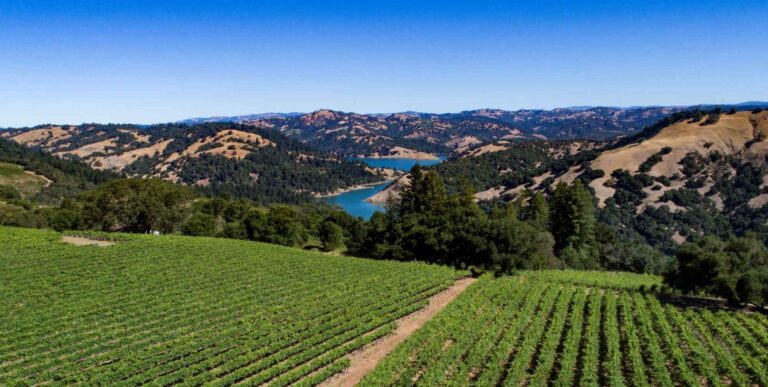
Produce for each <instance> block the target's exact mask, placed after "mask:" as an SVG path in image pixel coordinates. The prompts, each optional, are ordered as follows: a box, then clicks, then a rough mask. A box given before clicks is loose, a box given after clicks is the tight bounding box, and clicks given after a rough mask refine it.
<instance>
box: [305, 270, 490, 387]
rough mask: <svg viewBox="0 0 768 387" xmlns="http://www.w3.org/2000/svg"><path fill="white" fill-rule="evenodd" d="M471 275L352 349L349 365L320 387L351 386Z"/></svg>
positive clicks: (445, 302) (447, 301) (468, 281)
mask: <svg viewBox="0 0 768 387" xmlns="http://www.w3.org/2000/svg"><path fill="white" fill-rule="evenodd" d="M475 280H476V279H475V278H462V279H459V280H456V282H454V283H453V285H451V286H450V287H449V288H448V289H446V290H443V291H442V292H440V293H438V294H436V295H434V296H432V298H430V299H429V304H428V305H427V306H426V307H424V308H423V309H419V310H417V311H416V312H413V313H411V314H409V315H407V316H405V317H403V318H401V319H399V320H397V321H396V323H397V329H395V331H394V332H393V333H391V334H389V335H387V336H384V337H382V338H381V339H379V340H377V341H374V342H373V343H371V344H369V345H367V346H365V347H363V348H362V349H360V350H358V351H355V352H352V353H351V354H349V355H348V356H347V357H349V360H350V362H351V364H350V366H349V368H347V369H346V370H345V371H344V372H342V373H340V374H339V375H336V376H334V377H333V378H331V379H328V380H326V381H325V382H323V383H322V384H320V386H324V387H331V386H333V387H336V386H354V385H356V384H357V383H358V382H359V381H360V380H362V379H363V377H365V375H367V374H368V373H369V372H371V371H372V370H373V369H374V368H376V365H377V364H378V363H379V361H381V360H382V359H384V357H386V356H387V355H388V354H389V353H390V352H392V350H394V349H395V347H397V345H398V344H400V343H402V342H403V341H405V339H407V338H408V336H410V335H411V334H413V332H416V330H417V329H419V328H421V326H422V325H424V324H426V323H427V321H429V320H430V319H432V317H433V316H434V315H435V314H437V312H439V311H441V310H443V308H445V307H446V306H447V305H448V304H450V303H451V301H453V300H454V299H455V298H456V297H458V296H459V294H461V293H462V292H463V291H464V290H465V289H466V288H467V287H468V286H469V285H471V284H472V283H473V282H475Z"/></svg>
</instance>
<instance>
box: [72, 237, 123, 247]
mask: <svg viewBox="0 0 768 387" xmlns="http://www.w3.org/2000/svg"><path fill="white" fill-rule="evenodd" d="M61 241H62V242H64V243H69V244H71V245H75V246H100V247H107V246H112V245H114V244H115V242H109V241H100V240H97V239H88V238H81V237H73V236H63V237H61Z"/></svg>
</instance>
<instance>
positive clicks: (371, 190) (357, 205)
mask: <svg viewBox="0 0 768 387" xmlns="http://www.w3.org/2000/svg"><path fill="white" fill-rule="evenodd" d="M387 185H389V183H388V182H387V183H381V184H378V185H374V186H372V187H368V188H363V189H357V190H354V191H349V192H345V193H343V194H339V195H336V196H329V197H327V198H324V199H323V200H325V201H326V202H328V203H332V204H337V205H339V206H341V207H342V208H344V210H345V211H347V212H348V213H349V214H350V215H352V216H360V217H362V218H363V219H365V220H368V219H370V218H371V216H373V213H374V212H376V211H384V207H382V206H379V205H377V204H373V203H368V202H366V201H365V199H368V198H369V197H371V196H373V195H375V194H377V193H378V192H380V191H381V190H383V189H384V188H386V187H387Z"/></svg>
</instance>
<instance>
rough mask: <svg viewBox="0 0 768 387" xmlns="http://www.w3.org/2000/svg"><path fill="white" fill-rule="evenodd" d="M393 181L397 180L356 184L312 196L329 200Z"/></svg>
mask: <svg viewBox="0 0 768 387" xmlns="http://www.w3.org/2000/svg"><path fill="white" fill-rule="evenodd" d="M395 180H397V179H385V180H382V181H379V182H375V183H367V184H358V185H353V186H350V187H347V188H339V189H337V190H336V191H334V192H333V193H324V194H318V193H315V194H313V195H312V196H314V197H315V198H317V199H325V198H331V197H334V196H339V195H341V194H345V193H348V192H352V191H359V190H361V189H366V188H371V187H375V186H377V185H381V184H386V183H391V182H393V181H395Z"/></svg>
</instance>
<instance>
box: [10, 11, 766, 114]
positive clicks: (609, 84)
mask: <svg viewBox="0 0 768 387" xmlns="http://www.w3.org/2000/svg"><path fill="white" fill-rule="evenodd" d="M765 15H768V1H765V0H761V1H738V2H736V1H648V0H646V1H618V0H617V1H600V2H598V1H591V2H590V1H538V0H537V1H493V2H490V1H421V0H410V1H290V0H281V1H261V2H259V1H217V0H209V1H162V0H155V1H129V0H125V1H108V0H99V1H85V0H82V1H67V0H55V1H44V0H0V127H4V126H5V127H10V126H21V125H35V124H40V123H48V122H55V123H80V122H136V123H152V122H167V121H174V120H178V119H183V118H188V117H194V116H209V115H235V114H245V113H258V112H269V111H281V112H288V111H312V110H315V109H318V108H333V109H338V110H344V111H356V112H362V113H371V112H394V111H404V110H419V111H429V112H447V111H460V110H466V109H474V108H480V107H493V108H504V109H518V108H552V107H557V106H569V105H622V106H626V105H648V104H697V103H727V102H740V101H745V100H758V99H759V100H767V99H768V74H766V72H767V70H768V49H766V45H767V44H768V23H766V21H765Z"/></svg>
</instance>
